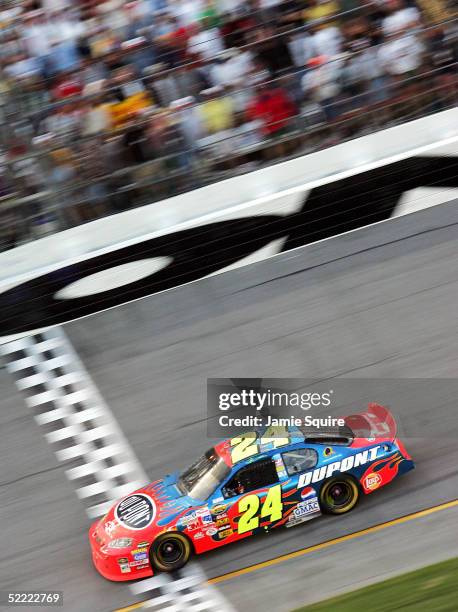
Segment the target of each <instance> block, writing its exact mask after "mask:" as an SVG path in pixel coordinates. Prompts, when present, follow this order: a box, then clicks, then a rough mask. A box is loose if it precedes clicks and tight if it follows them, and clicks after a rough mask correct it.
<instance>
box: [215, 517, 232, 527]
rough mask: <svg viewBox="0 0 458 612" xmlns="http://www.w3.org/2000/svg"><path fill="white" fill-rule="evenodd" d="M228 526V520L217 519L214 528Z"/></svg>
mask: <svg viewBox="0 0 458 612" xmlns="http://www.w3.org/2000/svg"><path fill="white" fill-rule="evenodd" d="M228 524H229V519H228V518H221V519H218V520H217V521H216V526H217V527H222V526H223V525H228Z"/></svg>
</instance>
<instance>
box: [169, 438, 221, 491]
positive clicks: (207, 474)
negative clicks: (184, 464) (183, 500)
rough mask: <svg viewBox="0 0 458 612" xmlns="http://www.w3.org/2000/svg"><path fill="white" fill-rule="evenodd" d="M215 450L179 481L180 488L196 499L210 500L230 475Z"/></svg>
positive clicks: (183, 474)
mask: <svg viewBox="0 0 458 612" xmlns="http://www.w3.org/2000/svg"><path fill="white" fill-rule="evenodd" d="M230 471H231V470H230V468H229V467H228V466H227V465H226V463H224V461H223V460H222V459H221V457H220V456H219V455H218V453H217V452H216V451H215V449H214V448H211V449H210V450H208V451H207V452H206V453H205V455H204V456H203V457H201V458H200V459H199V460H198V461H196V462H195V463H193V464H192V465H191V467H189V468H188V469H187V470H185V471H184V472H183V473H182V474H181V476H180V477H179V479H178V488H179V489H180V491H181V492H182V493H183V494H184V495H189V496H190V497H193V498H194V499H208V497H210V495H211V494H212V493H213V492H214V491H215V489H216V487H218V486H219V485H220V484H221V483H222V482H223V480H224V479H225V478H226V476H228V474H229V473H230Z"/></svg>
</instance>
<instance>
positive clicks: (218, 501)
mask: <svg viewBox="0 0 458 612" xmlns="http://www.w3.org/2000/svg"><path fill="white" fill-rule="evenodd" d="M223 501H224V497H216V498H215V499H214V500H213V503H214V504H219V503H220V502H223Z"/></svg>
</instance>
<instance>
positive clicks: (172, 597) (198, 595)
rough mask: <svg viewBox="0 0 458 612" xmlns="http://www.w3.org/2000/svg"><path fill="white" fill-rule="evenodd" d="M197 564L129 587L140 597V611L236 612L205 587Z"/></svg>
mask: <svg viewBox="0 0 458 612" xmlns="http://www.w3.org/2000/svg"><path fill="white" fill-rule="evenodd" d="M206 580H207V579H206V577H205V575H204V573H203V572H202V570H201V569H200V567H199V566H198V565H197V564H196V563H190V564H188V565H186V566H185V567H184V568H183V569H182V570H180V571H178V572H174V573H173V574H159V575H158V576H154V577H153V578H147V579H146V580H141V581H139V582H136V583H135V584H132V585H131V587H130V588H131V590H132V592H133V593H134V594H135V595H137V596H138V595H143V596H144V597H146V600H145V601H143V607H145V608H149V609H151V610H153V611H154V612H235V608H233V607H232V606H231V605H230V604H229V603H228V602H227V600H225V599H224V598H223V597H222V595H221V594H220V593H219V591H217V589H216V588H215V587H214V586H212V585H211V584H208V582H207V581H206Z"/></svg>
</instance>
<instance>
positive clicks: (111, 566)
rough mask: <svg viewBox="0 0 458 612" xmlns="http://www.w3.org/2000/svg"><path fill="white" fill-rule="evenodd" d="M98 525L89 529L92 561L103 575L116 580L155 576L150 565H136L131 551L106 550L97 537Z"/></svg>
mask: <svg viewBox="0 0 458 612" xmlns="http://www.w3.org/2000/svg"><path fill="white" fill-rule="evenodd" d="M96 527H97V523H95V524H94V525H92V526H91V528H90V529H89V543H90V546H91V552H92V562H93V563H94V566H95V569H96V570H97V571H98V572H99V574H100V575H101V576H103V577H104V578H106V579H107V580H113V581H116V582H122V581H126V580H138V579H140V578H148V577H149V576H153V570H152V568H151V566H150V565H148V566H146V567H141V568H139V567H138V566H137V565H134V563H135V561H134V559H133V558H132V555H131V554H130V551H125V550H116V551H109V552H108V551H106V552H105V550H103V549H102V547H100V546H99V545H98V543H97V541H96V539H95V531H96Z"/></svg>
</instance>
